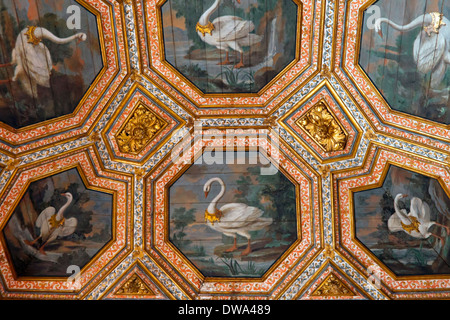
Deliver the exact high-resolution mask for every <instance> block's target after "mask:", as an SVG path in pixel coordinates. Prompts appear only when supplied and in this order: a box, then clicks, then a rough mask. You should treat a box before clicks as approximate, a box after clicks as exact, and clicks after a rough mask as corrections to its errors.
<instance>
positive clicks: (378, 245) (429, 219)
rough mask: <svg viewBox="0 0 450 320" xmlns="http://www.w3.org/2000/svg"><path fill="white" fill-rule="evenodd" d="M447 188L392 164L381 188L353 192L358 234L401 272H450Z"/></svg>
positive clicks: (375, 253)
mask: <svg viewBox="0 0 450 320" xmlns="http://www.w3.org/2000/svg"><path fill="white" fill-rule="evenodd" d="M447 192H448V191H447ZM447 192H446V191H445V190H444V189H443V188H442V186H441V185H440V183H439V181H438V180H436V179H433V178H430V177H427V176H426V175H423V174H420V173H418V172H414V171H410V170H405V169H402V168H399V167H397V166H389V168H388V170H387V172H386V175H385V177H384V181H383V183H382V185H381V186H380V187H378V188H371V189H367V190H361V191H358V192H355V193H354V194H353V203H354V212H355V217H354V219H355V233H356V237H357V239H358V240H359V241H361V243H363V244H364V245H365V246H366V247H367V248H368V249H369V250H370V251H371V252H372V253H373V254H374V255H375V256H376V257H377V258H378V259H380V260H381V261H382V262H383V263H384V264H385V265H386V266H387V267H388V268H389V269H390V270H391V271H392V272H394V273H395V274H396V275H398V276H405V275H433V274H450V267H449V257H448V254H447V251H446V249H445V248H446V245H445V244H446V242H447V238H448V237H449V236H450V233H449V229H450V228H449V227H448V226H447V224H448V222H447V221H448V217H449V216H450V212H449V209H448V208H449V204H450V199H449V197H448V195H447Z"/></svg>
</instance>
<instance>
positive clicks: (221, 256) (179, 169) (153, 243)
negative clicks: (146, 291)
mask: <svg viewBox="0 0 450 320" xmlns="http://www.w3.org/2000/svg"><path fill="white" fill-rule="evenodd" d="M205 134H206V135H203V139H199V138H198V136H197V137H196V136H195V135H193V136H192V137H191V138H190V139H186V140H185V141H183V142H182V144H180V145H178V146H177V148H175V149H174V150H173V151H172V153H171V154H172V155H171V158H172V160H173V161H170V160H168V161H170V162H169V163H172V165H170V169H169V170H166V171H163V172H160V171H159V170H156V171H154V172H152V174H151V175H150V176H148V177H147V178H146V179H147V183H146V185H147V188H146V189H147V190H148V191H147V192H148V193H147V195H146V200H147V212H146V218H145V219H146V232H148V233H152V234H153V235H154V236H153V237H151V238H147V239H146V243H145V246H146V250H147V252H148V253H149V254H151V255H152V256H154V257H155V258H156V257H158V260H161V258H159V256H160V255H162V256H163V257H164V260H166V259H167V261H169V264H168V265H167V264H165V267H166V268H170V269H171V270H173V271H171V273H174V274H178V273H181V274H182V275H183V277H184V278H185V279H188V281H189V285H188V287H191V286H193V287H194V288H195V290H196V291H200V292H204V293H211V292H215V293H221V292H227V291H229V290H230V288H231V287H234V288H238V287H248V288H249V290H250V291H251V292H253V293H261V292H267V291H270V290H273V284H274V283H276V282H278V281H281V279H283V280H282V284H279V285H278V287H277V289H276V290H275V291H274V292H273V294H274V295H279V294H280V293H281V291H282V287H284V286H285V285H286V284H287V283H288V282H289V281H290V280H289V279H291V278H292V277H295V276H294V274H295V272H297V271H298V270H299V269H301V268H302V266H305V264H306V263H307V261H308V260H309V259H310V258H311V257H312V256H313V255H314V253H315V252H317V249H318V248H317V247H315V246H314V244H315V243H317V242H318V241H320V239H319V237H318V236H319V235H318V234H317V233H316V231H317V229H316V228H315V225H316V223H318V220H317V218H318V217H317V216H316V214H317V211H316V209H318V208H317V207H316V205H317V202H316V199H317V196H318V193H317V192H312V191H311V190H312V189H316V188H317V187H316V185H315V182H316V181H317V178H316V177H315V176H314V174H313V173H312V172H311V171H309V170H308V169H307V168H306V167H302V169H301V170H299V169H297V168H296V167H295V166H293V165H292V163H291V162H290V159H298V158H297V157H296V156H295V155H294V154H292V153H291V152H290V151H289V150H288V149H287V148H285V147H282V146H280V149H277V147H278V146H277V143H276V140H275V139H274V138H275V137H274V136H272V135H271V134H270V133H269V132H267V131H264V130H252V132H251V133H249V132H239V130H236V131H233V134H232V136H228V137H225V136H223V137H222V138H220V135H225V132H224V131H216V130H208V132H207V133H205ZM191 139H193V140H191ZM230 139H231V141H234V147H233V151H232V152H227V153H226V154H227V157H226V158H227V159H228V161H232V163H234V164H235V165H232V164H230V165H229V166H227V165H226V164H224V163H222V162H223V161H227V160H226V159H224V158H223V154H220V150H222V151H224V150H225V149H222V148H225V147H226V146H227V145H228V146H229V144H228V143H229V142H227V141H230ZM258 141H259V142H258ZM191 143H193V145H191ZM252 146H253V149H252V150H253V152H256V151H258V152H259V153H262V154H263V155H264V156H265V157H266V159H268V160H269V161H265V160H263V161H262V163H263V164H265V166H263V167H261V165H257V161H256V160H257V159H255V158H252V157H247V158H246V159H244V158H245V157H242V158H240V160H239V161H241V162H242V164H241V165H237V163H238V162H237V161H238V159H239V158H237V157H236V159H231V158H232V156H233V157H234V156H235V154H236V153H235V152H234V151H239V150H240V151H242V152H243V151H245V150H246V149H248V148H252ZM205 148H206V149H205ZM183 150H184V151H183ZM229 151H230V150H229ZM238 153H239V152H238ZM249 153H252V151H251V150H249ZM218 154H220V155H218ZM243 154H245V153H243ZM200 156H201V158H202V159H203V160H202V161H206V162H209V163H210V161H218V164H217V165H215V166H214V167H215V168H216V170H212V171H211V170H210V169H211V168H208V169H207V171H205V172H202V171H201V170H200V171H198V170H199V168H201V167H202V166H200V165H198V162H197V161H199V160H198V159H200ZM250 161H251V162H250ZM246 162H247V165H245V163H246ZM255 162H256V163H255ZM268 162H270V163H271V164H272V166H270V167H268V166H267V165H268V164H269V163H268ZM194 163H197V164H194ZM244 167H247V168H248V167H251V168H253V169H248V171H249V172H252V171H255V172H254V173H256V172H257V171H258V172H259V171H261V173H263V174H270V175H272V176H270V177H269V176H266V177H263V175H261V176H259V179H258V174H256V176H255V175H252V174H248V175H244V173H243V172H242V168H244ZM192 168H193V169H192ZM234 169H236V170H235V171H234ZM189 170H191V171H192V172H196V174H194V175H192V174H189ZM278 171H279V172H280V173H282V174H283V176H281V175H280V174H279V173H278ZM186 173H187V175H186ZM227 174H228V175H229V176H230V177H232V176H236V177H237V179H238V180H237V181H234V182H231V185H229V186H228V189H227V187H226V184H227V183H228V184H230V181H233V180H229V177H228V178H227ZM185 175H186V176H185ZM213 175H214V178H220V179H221V180H222V181H224V184H225V190H224V189H223V188H222V189H220V188H218V187H217V183H219V184H221V183H220V182H214V183H215V184H216V185H211V186H210V188H209V189H208V188H207V187H205V186H204V184H205V183H206V182H207V180H208V178H211V177H213ZM183 177H184V178H183ZM277 177H278V178H277ZM271 179H280V181H279V183H275V184H274V181H273V180H272V182H271V183H268V184H267V185H264V182H266V183H267V182H268V181H270V180H271ZM310 179H311V180H310ZM281 180H282V181H283V182H281ZM186 181H188V182H189V183H191V184H193V185H194V187H190V188H189V190H187V189H186V188H187V185H186V183H187V182H186ZM194 181H197V183H195V182H194ZM215 181H219V179H215ZM225 181H227V182H225ZM311 182H312V183H313V185H311V184H310V183H311ZM211 184H212V182H211ZM255 186H257V187H256V188H253V187H255ZM294 186H295V193H296V194H297V193H300V194H301V196H300V197H297V198H296V200H294V199H293V198H291V195H292V193H293V192H294V190H292V188H293V187H294ZM277 187H278V188H281V189H283V188H285V189H283V192H285V194H283V195H282V194H280V195H279V196H278V199H276V198H274V196H273V195H271V193H270V190H272V191H274V190H275V191H276V190H277ZM203 188H206V189H203ZM267 188H271V189H270V190H269V189H267ZM311 188H312V189H311ZM208 190H209V192H208ZM221 190H222V191H224V193H223V197H226V199H229V200H228V201H239V203H244V206H245V205H247V206H258V207H260V208H261V209H260V210H261V211H263V210H264V212H261V211H259V210H258V209H251V210H252V211H253V215H254V217H255V219H256V217H258V218H257V220H258V221H252V222H253V223H250V224H246V225H247V229H248V230H246V229H245V228H243V229H242V230H237V231H234V232H233V231H232V230H231V231H226V230H225V229H226V225H227V224H228V222H227V221H226V220H227V219H230V218H229V217H226V216H225V211H227V210H225V208H224V210H223V212H222V214H220V212H218V211H217V210H215V211H216V212H214V213H211V212H210V211H214V208H213V207H214V199H213V194H214V198H217V199H218V197H217V194H216V193H217V192H219V195H222V191H221ZM233 190H237V191H236V192H234V191H233ZM258 190H259V191H258ZM203 191H205V192H206V193H208V195H209V193H211V195H209V197H210V198H211V199H212V202H213V205H212V206H210V204H211V200H210V201H205V200H201V198H202V197H201V196H202V193H203ZM264 191H266V192H268V194H266V195H264ZM279 191H280V190H279ZM274 194H276V192H274ZM204 196H205V195H204V194H203V197H204ZM184 198H186V199H187V198H189V202H187V201H185V200H183V199H184ZM279 200H283V202H286V203H289V208H288V207H286V212H283V211H278V209H277V206H278V205H280V203H278V201H279ZM277 203H278V204H277ZM217 205H218V204H217ZM169 206H171V207H170V208H169ZM225 206H227V205H226V204H225ZM153 207H155V208H156V209H157V211H154V212H153V211H152V208H153ZM218 207H219V210H222V209H221V208H223V207H222V206H221V205H218ZM216 209H217V207H216ZM248 209H249V208H248ZM249 210H250V209H249ZM288 210H289V211H288ZM293 211H295V213H294V212H293ZM239 216H240V215H239ZM205 219H206V221H205ZM221 219H222V220H221ZM152 220H153V221H152ZM238 220H239V219H238ZM247 220H248V219H246V220H245V221H247ZM221 221H223V222H224V223H221ZM213 223H214V225H213ZM236 223H238V222H236ZM242 223H243V222H241V224H242ZM224 225H225V227H224ZM156 226H160V227H157V230H155V229H153V228H155V227H156ZM221 226H222V227H221ZM253 227H254V229H252V228H253ZM222 228H223V229H222ZM152 229H153V230H152ZM250 229H251V230H250ZM274 230H278V231H277V232H276V233H277V235H273V234H272V235H271V233H273V232H274ZM280 230H283V232H280ZM169 232H170V234H169ZM221 233H224V234H225V236H227V237H229V239H228V238H225V239H223V240H222V237H221V236H220V234H221ZM235 235H236V236H237V237H236V239H237V241H236V248H235V247H234V236H235ZM241 237H243V238H241ZM252 237H254V238H252ZM248 238H250V242H249V240H248ZM205 240H206V241H208V242H205ZM230 240H231V242H230ZM222 241H224V242H222ZM227 251H228V252H227ZM164 260H162V261H164ZM162 261H161V263H162ZM291 264H295V265H296V267H295V268H294V269H290V268H289V267H288V265H291ZM227 265H228V266H227ZM287 272H290V275H289V276H288V275H287ZM280 277H281V278H280ZM285 277H286V278H285ZM218 278H223V279H226V280H227V281H226V283H221V282H220V281H219V282H218Z"/></svg>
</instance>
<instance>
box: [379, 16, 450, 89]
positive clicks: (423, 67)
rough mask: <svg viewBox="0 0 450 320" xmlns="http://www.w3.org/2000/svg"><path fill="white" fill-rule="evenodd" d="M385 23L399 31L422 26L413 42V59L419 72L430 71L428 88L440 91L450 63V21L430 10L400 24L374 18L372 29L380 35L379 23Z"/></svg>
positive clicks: (381, 34)
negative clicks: (408, 21) (405, 23)
mask: <svg viewBox="0 0 450 320" xmlns="http://www.w3.org/2000/svg"><path fill="white" fill-rule="evenodd" d="M383 22H385V23H387V24H389V25H391V26H392V27H393V28H394V29H397V30H399V31H409V30H412V29H415V28H417V27H419V26H423V29H422V32H420V33H419V35H418V36H417V38H416V40H415V42H414V49H413V55H414V61H416V64H417V69H418V70H419V72H421V73H428V72H430V71H432V75H431V81H430V88H431V90H432V91H434V92H440V91H439V90H438V89H437V88H438V86H439V85H440V84H441V82H442V79H443V78H444V75H445V72H446V70H447V65H448V64H450V21H449V20H448V19H447V18H446V17H444V16H443V14H441V13H439V12H431V13H428V14H424V15H420V16H419V17H417V18H416V19H414V20H413V21H412V22H411V23H409V24H407V25H404V26H401V25H398V24H396V23H394V22H392V21H391V20H389V19H387V18H378V19H377V20H375V23H374V29H375V31H377V32H378V33H379V34H380V36H381V37H382V36H383V33H382V31H381V23H383Z"/></svg>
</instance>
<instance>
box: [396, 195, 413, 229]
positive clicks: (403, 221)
mask: <svg viewBox="0 0 450 320" xmlns="http://www.w3.org/2000/svg"><path fill="white" fill-rule="evenodd" d="M398 201H399V198H395V201H394V209H395V213H396V214H397V216H398V217H399V218H400V220H401V222H402V223H403V224H411V221H410V220H409V218H408V217H407V216H406V215H405V214H403V213H402V211H401V210H400V207H399V206H398Z"/></svg>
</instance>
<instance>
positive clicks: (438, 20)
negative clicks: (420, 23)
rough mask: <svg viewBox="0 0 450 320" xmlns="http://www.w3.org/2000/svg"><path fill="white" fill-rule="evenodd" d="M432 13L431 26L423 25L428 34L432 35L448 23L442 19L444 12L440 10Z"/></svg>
mask: <svg viewBox="0 0 450 320" xmlns="http://www.w3.org/2000/svg"><path fill="white" fill-rule="evenodd" d="M430 15H431V19H432V20H431V24H430V25H429V26H425V27H423V29H424V30H425V32H426V33H427V35H428V36H431V33H432V32H434V33H439V29H440V28H441V27H442V26H446V25H447V24H446V23H445V22H444V21H442V17H443V16H444V14H443V13H440V12H430Z"/></svg>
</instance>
